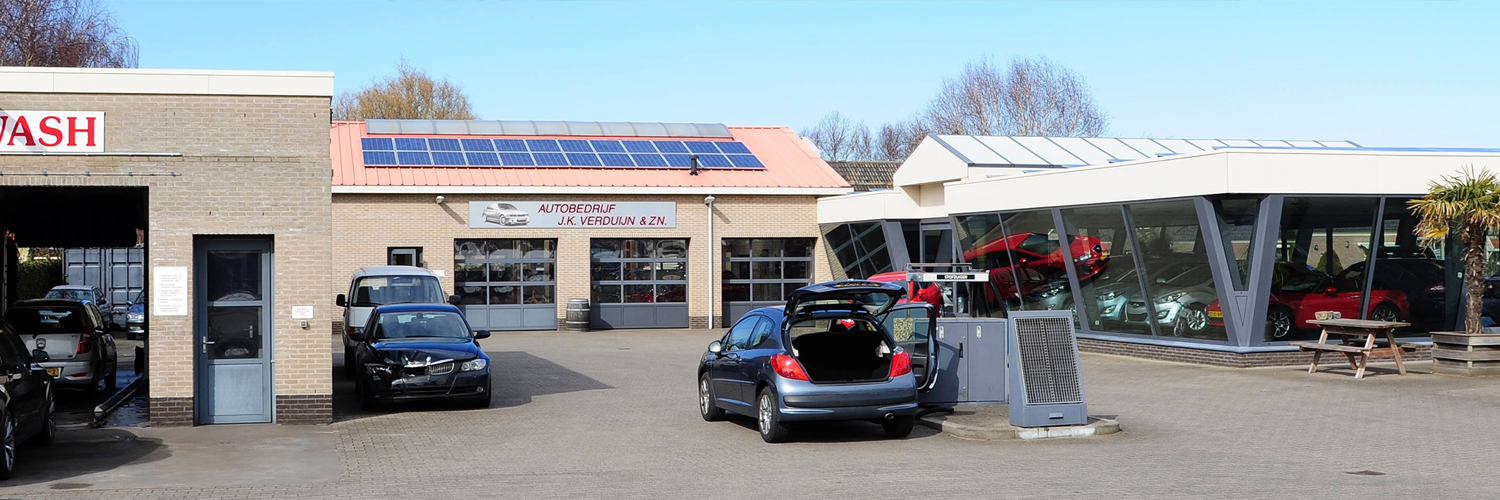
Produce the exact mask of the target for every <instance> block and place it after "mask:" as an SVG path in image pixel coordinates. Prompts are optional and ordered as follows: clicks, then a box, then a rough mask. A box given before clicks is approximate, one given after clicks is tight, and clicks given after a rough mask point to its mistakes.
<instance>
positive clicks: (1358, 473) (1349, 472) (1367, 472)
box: [1344, 469, 1385, 476]
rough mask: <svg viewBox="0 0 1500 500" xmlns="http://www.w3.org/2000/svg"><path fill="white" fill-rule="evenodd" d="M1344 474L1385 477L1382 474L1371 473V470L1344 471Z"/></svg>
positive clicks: (1378, 472) (1377, 472)
mask: <svg viewBox="0 0 1500 500" xmlns="http://www.w3.org/2000/svg"><path fill="white" fill-rule="evenodd" d="M1344 473H1345V474H1348V475H1351V476H1384V475H1385V473H1384V472H1380V471H1373V470H1369V469H1365V470H1357V471H1346V472H1344Z"/></svg>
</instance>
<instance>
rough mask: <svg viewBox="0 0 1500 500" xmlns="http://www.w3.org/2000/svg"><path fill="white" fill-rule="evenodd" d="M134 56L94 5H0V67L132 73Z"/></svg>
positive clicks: (7, 1)
mask: <svg viewBox="0 0 1500 500" xmlns="http://www.w3.org/2000/svg"><path fill="white" fill-rule="evenodd" d="M139 57H140V49H139V47H138V46H137V45H136V43H135V39H133V38H131V37H129V36H127V35H126V34H125V30H123V29H121V28H120V27H119V26H118V25H116V24H115V18H114V15H113V14H111V13H110V12H109V11H107V10H104V9H102V8H100V7H99V2H98V1H97V0H0V66H52V67H78V68H134V67H135V66H136V64H137V62H138V60H139Z"/></svg>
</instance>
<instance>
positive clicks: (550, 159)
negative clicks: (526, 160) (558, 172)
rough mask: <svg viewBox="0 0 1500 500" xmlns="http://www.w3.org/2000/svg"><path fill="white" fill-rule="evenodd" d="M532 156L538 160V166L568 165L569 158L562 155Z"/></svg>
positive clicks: (541, 154)
mask: <svg viewBox="0 0 1500 500" xmlns="http://www.w3.org/2000/svg"><path fill="white" fill-rule="evenodd" d="M531 156H532V157H533V158H536V164H537V165H539V166H562V167H565V166H567V165H568V157H567V156H564V155H563V154H562V153H532V154H531Z"/></svg>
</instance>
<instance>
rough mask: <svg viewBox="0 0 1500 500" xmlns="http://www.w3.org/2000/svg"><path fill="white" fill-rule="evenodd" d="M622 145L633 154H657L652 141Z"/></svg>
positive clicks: (631, 142)
mask: <svg viewBox="0 0 1500 500" xmlns="http://www.w3.org/2000/svg"><path fill="white" fill-rule="evenodd" d="M620 143H621V144H623V145H624V146H625V150H626V151H629V152H632V153H655V152H656V145H654V144H651V141H620Z"/></svg>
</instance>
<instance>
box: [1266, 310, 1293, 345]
mask: <svg viewBox="0 0 1500 500" xmlns="http://www.w3.org/2000/svg"><path fill="white" fill-rule="evenodd" d="M1266 333H1269V334H1270V335H1271V338H1272V339H1281V338H1284V337H1286V336H1287V334H1289V333H1292V310H1291V309H1287V308H1286V307H1284V306H1271V309H1270V310H1267V311H1266Z"/></svg>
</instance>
